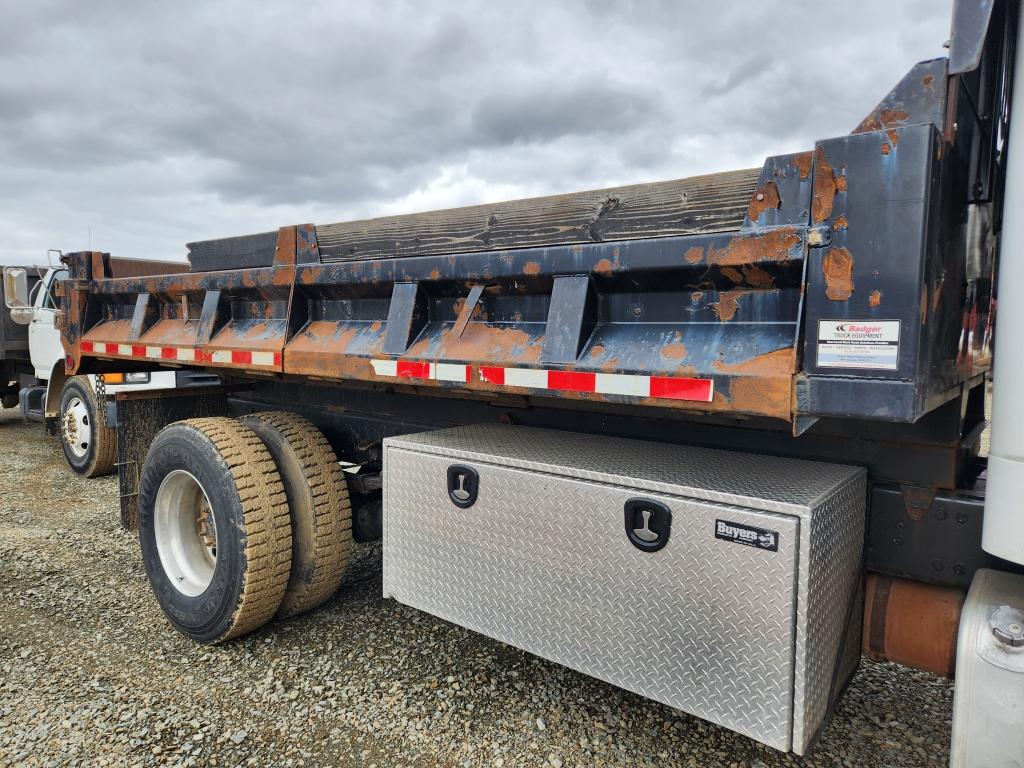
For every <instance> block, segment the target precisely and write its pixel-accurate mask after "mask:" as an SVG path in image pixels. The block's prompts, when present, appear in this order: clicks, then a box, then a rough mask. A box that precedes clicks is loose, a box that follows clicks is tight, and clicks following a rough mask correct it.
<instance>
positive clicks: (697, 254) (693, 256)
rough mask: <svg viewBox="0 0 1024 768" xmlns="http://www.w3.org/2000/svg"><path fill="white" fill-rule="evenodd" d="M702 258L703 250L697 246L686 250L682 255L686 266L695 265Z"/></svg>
mask: <svg viewBox="0 0 1024 768" xmlns="http://www.w3.org/2000/svg"><path fill="white" fill-rule="evenodd" d="M703 258H704V249H703V248H701V247H700V246H699V245H695V246H693V247H692V248H688V249H687V251H686V253H684V254H683V259H685V260H686V262H687V263H688V264H696V263H697V262H698V261H700V260H701V259H703Z"/></svg>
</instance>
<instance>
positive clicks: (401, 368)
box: [370, 360, 470, 383]
mask: <svg viewBox="0 0 1024 768" xmlns="http://www.w3.org/2000/svg"><path fill="white" fill-rule="evenodd" d="M370 365H372V366H373V372H374V373H376V374H377V375H378V376H390V377H391V378H398V379H435V380H437V381H458V382H462V383H465V382H467V381H469V375H470V374H469V370H470V366H468V365H456V364H453V363H427V362H420V361H414V360H371V361H370Z"/></svg>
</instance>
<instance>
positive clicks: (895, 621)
mask: <svg viewBox="0 0 1024 768" xmlns="http://www.w3.org/2000/svg"><path fill="white" fill-rule="evenodd" d="M966 596H967V594H966V591H965V590H963V589H958V588H956V587H943V586H938V585H935V584H923V583H921V582H917V581H910V580H909V579H900V578H895V577H892V576H882V575H880V574H874V573H870V574H868V576H867V579H866V580H865V585H864V632H863V636H862V639H861V643H862V648H863V650H864V652H865V653H866V654H867V655H868V656H870V657H871V658H872V659H874V660H875V661H894V662H896V663H898V664H906V665H907V666H911V667H914V668H916V669H923V670H926V671H928V672H932V673H934V674H937V675H944V676H946V677H952V676H953V674H954V672H955V670H956V646H957V634H958V630H959V627H960V613H961V611H962V610H963V604H964V599H965V598H966Z"/></svg>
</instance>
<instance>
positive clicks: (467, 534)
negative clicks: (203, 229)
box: [57, 0, 1024, 765]
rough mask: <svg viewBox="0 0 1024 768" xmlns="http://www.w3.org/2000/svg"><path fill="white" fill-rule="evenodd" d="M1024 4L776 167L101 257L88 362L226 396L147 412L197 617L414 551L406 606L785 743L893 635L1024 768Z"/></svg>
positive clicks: (186, 622) (138, 516) (144, 397)
mask: <svg viewBox="0 0 1024 768" xmlns="http://www.w3.org/2000/svg"><path fill="white" fill-rule="evenodd" d="M1018 16H1019V4H1018V3H1016V2H1007V1H1005V0H1003V1H992V0H974V1H970V0H958V2H956V4H955V8H954V22H953V35H952V40H951V45H950V53H949V57H948V58H942V59H935V60H932V61H926V62H922V63H920V64H918V65H917V66H915V67H914V68H913V69H912V70H911V71H910V72H909V73H908V74H907V75H906V76H905V77H904V78H903V79H902V80H901V81H900V82H899V83H897V84H896V86H895V87H894V88H893V89H892V90H891V91H890V92H889V93H888V94H887V95H885V96H884V98H883V99H882V101H881V102H880V103H879V104H878V105H877V106H876V107H875V108H874V109H873V110H871V111H870V112H869V113H868V114H867V115H866V116H865V118H864V120H863V121H861V123H860V124H858V125H857V126H856V127H855V128H854V130H853V132H852V133H851V134H849V135H845V136H839V137H835V138H831V139H825V140H822V141H818V142H816V143H815V144H814V146H812V147H808V148H807V151H804V152H800V153H796V154H791V155H784V156H775V157H769V158H768V159H767V160H766V161H765V163H764V165H763V166H762V167H761V168H755V169H750V170H745V171H734V172H728V173H722V174H716V175H712V176H704V177H698V178H693V179H683V180H678V181H670V182H661V183H655V184H644V185H635V186H630V187H620V188H616V189H608V190H598V191H593V192H584V193H578V194H570V195H561V196H555V197H548V198H538V199H533V200H520V201H513V202H509V203H500V204H496V205H481V206H474V207H470V208H461V209H455V210H450V211H438V212H433V213H424V214H416V215H410V216H395V217H389V218H383V219H375V220H370V221H361V222H348V223H339V224H328V225H312V224H305V225H298V226H288V227H282V228H280V229H278V230H277V231H276V232H273V231H272V232H266V233H261V234H254V235H245V236H240V237H234V238H227V239H224V240H216V241H205V242H197V243H192V244H190V246H189V250H190V269H189V270H188V271H184V270H182V271H180V272H179V273H167V272H166V271H159V272H157V271H155V270H154V269H153V268H152V265H148V264H145V263H140V262H133V261H130V260H122V259H115V258H111V257H110V256H109V255H108V254H105V253H101V252H80V253H74V254H70V255H68V256H66V257H65V259H64V260H65V263H66V264H67V266H68V269H69V277H68V280H66V281H64V282H62V283H61V284H60V285H61V304H60V312H59V314H58V317H57V325H58V327H59V328H60V329H61V333H62V342H63V350H64V354H65V357H66V368H67V374H68V375H81V374H89V375H95V374H105V373H107V372H114V371H122V372H133V371H157V370H160V369H162V368H165V367H167V366H177V367H182V368H190V369H194V370H199V371H206V372H209V373H211V374H216V375H218V376H219V377H221V379H222V380H223V383H224V386H222V387H217V388H207V389H205V390H187V391H176V392H172V393H161V394H160V395H159V396H156V395H155V394H154V393H145V392H142V393H128V392H122V393H119V394H118V395H117V398H116V411H117V414H116V418H117V421H118V424H119V425H120V427H119V429H118V434H117V439H118V452H119V455H120V457H121V460H120V463H119V482H120V487H121V515H122V522H123V524H124V525H125V526H126V527H129V528H137V529H138V531H139V537H140V544H141V547H142V552H143V559H144V562H145V567H146V570H147V574H148V576H149V579H150V582H151V584H152V586H153V590H154V593H155V595H156V597H157V599H158V601H159V603H160V605H161V607H162V608H163V610H164V612H165V614H166V616H167V618H168V620H169V621H170V623H171V624H172V625H173V626H174V627H175V628H177V629H178V630H179V631H181V632H183V633H185V634H186V635H188V636H189V637H191V638H193V639H195V640H196V641H198V642H220V641H224V640H228V639H230V638H233V637H237V636H239V635H240V634H243V633H245V632H249V631H252V630H253V629H255V628H257V627H259V626H260V625H261V624H263V623H264V622H266V621H268V620H270V619H271V618H273V617H275V616H276V617H279V618H282V617H287V616H291V615H294V614H296V613H299V612H301V611H305V610H310V609H312V608H315V607H316V606H317V605H318V604H320V603H321V602H322V601H323V600H325V599H326V598H327V597H328V596H329V595H330V594H331V592H332V591H333V590H334V589H335V588H336V587H337V586H338V585H339V584H343V583H344V581H343V574H344V568H345V564H346V561H347V558H348V553H349V549H350V545H351V541H352V539H353V538H355V539H357V540H365V539H372V538H375V537H379V536H381V535H383V550H384V585H385V591H386V593H387V594H389V595H390V596H392V597H394V598H395V599H398V600H402V601H404V602H407V603H409V604H411V605H414V606H417V607H419V608H421V609H423V610H426V611H429V612H431V613H434V614H435V615H438V616H441V617H442V618H446V619H448V620H452V621H456V622H459V623H461V624H464V625H465V626H468V627H471V628H473V629H476V630H478V631H481V632H485V633H487V634H490V635H492V636H495V637H498V638H500V639H502V640H503V641H505V642H508V643H512V644H514V645H517V646H519V647H521V648H525V649H527V650H530V651H532V652H534V653H538V654H540V655H542V656H545V657H547V658H551V659H555V660H557V661H559V662H560V663H564V664H567V665H569V666H572V667H574V668H576V669H579V670H582V671H584V672H587V673H588V674H593V675H596V676H598V677H601V678H603V679H605V680H608V681H610V682H613V683H615V684H617V685H622V686H624V687H627V688H630V689H631V690H635V691H639V692H640V693H642V694H644V695H648V696H652V697H654V698H657V699H659V700H661V701H664V702H666V703H668V704H670V705H672V706H676V707H680V708H682V709H685V710H686V711H689V712H693V713H695V714H697V715H699V716H701V717H705V718H708V719H710V720H713V721H715V722H718V723H722V724H724V725H726V726H728V727H730V728H735V729H737V730H740V731H742V732H743V733H747V734H749V735H750V736H752V737H753V738H756V739H759V740H762V741H764V742H765V743H767V744H771V745H772V746H774V747H776V748H778V749H782V750H792V751H794V752H797V753H800V754H804V753H806V752H808V751H809V750H810V749H811V748H812V747H813V744H814V739H815V737H816V735H817V734H818V733H820V731H821V728H823V727H824V726H825V724H826V723H827V721H828V716H829V713H830V712H831V711H832V708H833V707H834V705H835V703H836V700H837V698H838V697H839V695H840V694H841V691H842V690H843V687H844V685H845V684H846V682H847V681H848V679H849V677H850V675H851V674H852V673H853V672H854V670H855V668H856V664H857V661H858V659H859V650H863V651H864V652H865V653H867V654H868V655H870V656H871V657H873V658H877V659H892V660H896V661H900V662H903V663H908V664H913V665H915V666H919V667H921V668H924V669H929V670H931V671H934V672H937V673H940V674H947V675H951V674H953V671H954V668H956V670H957V674H958V675H960V676H966V677H969V678H970V679H971V680H972V685H971V686H970V690H969V692H968V693H965V694H964V696H967V697H968V698H965V699H961V700H960V703H959V704H958V708H957V718H958V723H957V725H956V727H955V729H954V730H955V733H956V734H957V737H956V738H957V739H958V741H957V742H956V743H955V744H954V750H953V753H954V755H955V757H954V764H955V765H981V764H984V765H997V764H999V765H1001V764H1012V763H1011V762H1010V761H1012V760H1013V759H1016V757H1019V755H1020V754H1021V753H1022V752H1024V744H1022V743H1021V741H1020V739H1021V738H1024V736H1021V734H1024V728H1018V729H1017V730H1016V732H1015V733H1006V734H1004V735H1003V739H1002V740H1001V742H1000V743H999V744H997V745H994V746H993V745H991V744H989V745H988V746H989V747H990V748H991V749H989V752H988V753H986V754H984V755H982V752H981V751H979V748H978V747H977V743H976V742H970V740H971V738H972V737H971V736H970V734H972V733H976V732H978V731H977V729H972V728H970V727H968V725H969V724H966V723H965V722H964V719H965V718H967V717H970V718H985V717H986V716H987V714H986V713H987V712H990V711H993V710H994V709H996V708H1002V709H1001V710H1000V715H999V718H1002V719H1005V718H1006V717H1007V716H1008V715H1007V712H1006V709H1005V708H1006V707H1007V706H1009V707H1017V710H1016V711H1017V712H1020V711H1022V708H1024V700H1022V697H1024V677H1021V674H1022V673H1021V671H1020V670H1021V668H1022V666H1024V665H1022V664H1021V663H1020V661H1021V659H1020V657H1021V655H1022V654H1024V630H1022V627H1024V612H1022V611H1024V587H1022V586H1021V585H1022V581H1021V576H1020V575H1019V574H1020V571H1021V563H1020V562H1014V560H1024V557H1019V558H1018V557H1013V553H1019V552H1021V551H1022V550H1021V548H1020V547H1021V542H1020V541H1008V540H1003V541H1001V542H999V546H998V547H987V549H988V550H989V551H986V548H983V546H982V531H983V528H986V527H987V526H988V525H989V523H988V522H986V515H988V514H989V511H986V508H985V503H986V494H985V486H986V479H987V474H986V470H987V467H986V457H985V456H983V455H981V453H980V451H979V446H980V443H981V435H982V432H983V430H984V428H985V425H986V421H985V389H986V380H987V377H988V376H989V374H990V373H991V371H992V355H991V346H992V339H993V336H994V334H995V329H996V328H995V313H994V308H995V301H994V293H993V284H994V278H995V275H996V264H997V261H998V258H999V255H1000V251H1001V250H1002V251H1003V260H1004V262H1005V261H1006V260H1007V259H1016V258H1018V257H1019V254H1017V253H1010V252H1008V251H1006V249H1005V248H1002V249H1001V248H1000V241H1001V237H1002V233H1003V231H1004V222H1005V227H1006V229H1007V230H1008V231H1011V232H1012V226H1011V220H1012V217H1010V216H1006V217H1005V218H1004V211H1006V210H1008V209H1007V205H1010V202H1011V201H1010V199H1009V198H1007V200H1006V202H1005V204H1004V191H1005V190H1009V191H1011V192H1012V191H1013V189H1015V188H1016V187H1015V185H1014V184H1007V183H1006V179H1007V177H1008V175H1010V176H1011V178H1017V179H1018V180H1019V179H1020V178H1024V169H1018V168H1016V167H1015V166H1014V165H1013V158H1014V155H1013V154H1012V150H1010V152H1009V154H1008V150H1009V149H1010V148H1009V145H1008V136H1009V135H1010V134H1008V129H1009V116H1010V107H1011V105H1012V103H1013V101H1014V99H1013V96H1014V95H1015V94H1014V93H1013V88H1014V86H1013V83H1014V82H1016V83H1017V84H1018V86H1020V83H1021V82H1024V79H1021V78H1018V80H1017V81H1013V79H1012V78H1011V77H1010V74H1011V72H1012V71H1013V68H1014V66H1015V64H1016V60H1015V50H1016V46H1015V39H1016V35H1017V29H1018V24H1017V22H1018ZM1020 87H1024V86H1020ZM1017 90H1018V91H1019V87H1018V88H1017ZM822 97H823V96H821V95H813V94H809V95H808V98H822ZM1022 98H1024V97H1022ZM796 119H799V116H798V115H794V120H796ZM1018 183H1019V181H1018ZM1016 204H1017V205H1018V206H1020V205H1024V200H1017V201H1016ZM1001 285H1002V284H1001ZM1017 293H1019V284H1018V285H1012V284H1011V285H1003V292H1002V295H1001V299H1002V302H1003V303H1004V304H1005V303H1006V302H1019V297H1018V296H1017V295H1016V294H1017ZM1020 331H1021V329H1020V328H1019V327H1014V328H1006V327H1005V326H1002V325H1000V327H999V334H998V335H999V336H1000V338H1007V336H1008V335H1009V336H1010V337H1012V335H1014V334H1017V335H1019V333H1020ZM1004 346H1005V345H1004ZM1004 354H1006V355H1007V359H1010V360H1011V361H1012V360H1013V358H1014V353H1013V350H1012V348H1011V349H1010V351H1009V352H1005V353H1004ZM1001 365H1003V364H1002V363H1001ZM1009 365H1010V366H1011V367H1008V368H1007V369H1006V371H1007V373H1006V374H1003V373H1000V375H1001V376H1002V375H1007V376H1011V380H1015V379H1013V378H1012V377H1013V376H1015V373H1013V372H1014V371H1016V370H1017V368H1018V366H1016V364H1015V363H1012V362H1011V363H1010V364H1009ZM1001 371H1002V369H1001ZM1011 397H1012V395H1011ZM996 409H997V410H996V412H997V414H998V413H999V406H998V404H997V406H996ZM1001 429H1002V430H1003V433H1004V435H1005V434H1007V429H1008V427H1007V426H1005V425H1001V424H1000V423H996V424H995V430H996V434H997V435H998V434H999V431H1000V430H1001ZM1018 433H1019V430H1018ZM995 445H996V443H995V442H993V446H995ZM1001 445H1002V446H1003V447H1004V449H1005V451H1006V453H1007V456H1008V458H1009V459H1010V460H1013V461H1016V460H1017V458H1019V457H1016V458H1015V457H1014V456H1013V455H1012V454H1013V449H1012V441H1010V440H1009V439H1008V438H1007V441H1006V442H1003V443H1001ZM992 479H993V480H994V479H995V478H992ZM1020 480H1021V478H1020V477H1016V476H1014V475H1013V473H1010V474H1009V475H1007V473H1005V472H1004V473H1003V476H1002V479H1001V480H1000V483H1002V485H1001V486H1000V488H999V497H1000V499H1003V500H1005V499H1007V498H1010V496H1008V495H1007V492H1006V491H1007V486H1006V483H1007V482H1011V483H1012V482H1014V481H1018V482H1019V481H1020ZM991 515H992V520H993V525H995V522H996V521H998V522H999V523H1000V525H999V530H1003V531H1006V532H1008V533H1007V534H1006V535H1007V536H1016V533H1014V532H1015V531H1016V532H1019V531H1020V530H1021V528H1020V526H1019V523H1017V524H1016V525H1013V524H1010V525H1004V523H1005V521H1006V519H1007V518H1006V517H1005V516H1006V515H1010V518H1009V519H1010V520H1011V523H1012V522H1013V520H1014V519H1016V520H1019V518H1020V510H1019V508H1013V509H1010V510H1007V509H1005V508H1002V507H993V508H992V510H991ZM1014 515H1015V516H1016V518H1014V517H1013V516H1014ZM1004 538H1005V537H1004ZM993 552H994V553H995V554H996V555H1000V556H1002V557H1007V556H1011V559H1008V560H1003V559H999V557H996V556H995V555H994V554H992V553H993ZM993 570H995V571H998V572H1000V574H1001V575H1000V576H999V577H998V578H990V577H987V576H984V574H991V573H992V572H993ZM752 574H757V578H756V579H752V578H751V576H752ZM979 574H981V575H979ZM972 584H973V586H972ZM993 585H997V586H998V589H997V588H996V586H993ZM969 587H970V592H969V593H968V588H969ZM556 607H557V610H556ZM961 615H962V616H963V624H962V625H961ZM958 626H959V627H960V634H961V638H962V642H961V650H960V652H958V650H957V640H956V638H957V629H958ZM965 633H967V635H968V636H969V638H970V642H965V641H963V638H964V636H965ZM978 633H980V634H978ZM993 659H994V660H995V661H993ZM638 660H639V662H638ZM980 665H989V666H988V667H984V669H983V670H982V668H981V666H980ZM982 672H983V673H982ZM737 686H738V687H737ZM958 696H960V691H959V690H958ZM996 721H999V722H1001V721H1002V720H1000V719H998V718H995V717H994V716H993V719H992V722H996ZM968 742H970V743H968ZM993 750H994V752H993ZM993 754H996V758H993V757H992V755H993ZM994 759H996V760H997V761H996V762H993V760H994ZM998 760H1001V761H1002V762H998Z"/></svg>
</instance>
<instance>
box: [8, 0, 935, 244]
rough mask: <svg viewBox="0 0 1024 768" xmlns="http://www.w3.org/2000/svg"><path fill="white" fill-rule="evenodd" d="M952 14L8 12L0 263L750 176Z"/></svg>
mask: <svg viewBox="0 0 1024 768" xmlns="http://www.w3.org/2000/svg"><path fill="white" fill-rule="evenodd" d="M950 5H951V2H950V0H943V1H942V2H939V3H934V2H930V1H928V0H913V1H912V2H907V3H898V4H893V3H891V2H883V0H862V2H860V3H857V4H855V5H851V4H843V5H842V6H840V4H831V3H829V4H824V3H820V2H815V1H814V0H787V2H781V1H776V2H764V0H762V1H761V2H754V1H753V0H750V1H744V2H734V3H706V2H696V1H694V2H682V1H673V0H651V1H650V2H642V1H641V0H620V2H614V3H612V2H583V0H568V1H567V2H560V3H544V2H540V1H539V0H535V1H527V2H520V3H516V4H514V5H513V4H498V3H485V2H483V1H482V0H476V1H472V0H471V1H469V2H464V3H459V4H451V3H418V2H411V1H410V2H381V3H367V4H354V3H353V4H338V3H333V2H329V1H328V0H321V1H320V2H309V3H304V4H285V3H259V4H253V3H246V2H243V1H242V0H220V1H217V2H208V3H187V2H186V3H175V4H171V3H155V2H138V3H130V4H125V3H120V2H114V0H94V2H90V3H75V2H70V0H69V1H67V2H57V1H56V0H37V1H36V2H33V3H23V2H19V1H18V0H0V182H2V183H0V259H4V260H7V261H11V260H21V261H24V260H26V259H38V258H42V257H43V256H44V255H45V250H46V249H47V248H50V247H56V248H62V249H64V250H75V249H78V248H83V247H86V246H87V245H88V244H89V237H88V234H87V233H88V231H89V228H90V227H91V231H92V239H91V245H92V247H94V248H101V249H104V250H110V251H112V252H113V253H115V254H120V255H133V256H147V257H158V258H180V256H181V255H182V254H183V252H184V243H185V242H186V241H189V240H195V239H200V238H203V237H212V236H223V235H229V234H238V233H243V232H247V231H264V230H267V229H272V228H274V227H277V226H280V225H283V224H287V223H295V222H301V221H320V222H327V221H338V220H344V219H346V218H351V217H359V216H370V215H379V214H383V213H395V212H401V211H414V210H423V209H429V208H432V207H447V206H451V205H460V204H468V203H475V202H482V201H485V200H495V199H502V198H507V197H515V196H526V195H533V194H546V193H554V192H564V191H569V190H573V189H579V188H585V187H596V186H603V185H609V184H618V183H630V182H638V181H645V180H654V179H665V178H673V177H679V176H686V175H691V174H696V173H709V172H714V171H721V170H729V169H732V168H737V167H746V166H751V165H759V164H760V163H761V162H762V160H763V158H764V157H765V156H767V155H770V154H777V153H780V152H787V151H795V150H798V149H806V148H809V147H810V146H811V144H812V142H813V141H814V140H815V139H817V138H824V137H827V136H831V135H836V134H841V133H844V132H847V131H849V130H850V129H851V128H852V126H853V125H855V124H856V123H857V122H858V120H859V119H860V118H861V117H862V116H863V115H864V114H865V113H867V112H868V111H869V110H870V108H871V107H872V106H873V105H874V103H875V102H876V101H877V100H878V98H879V97H880V96H881V95H882V94H884V93H885V92H886V91H887V90H888V89H889V87H890V86H891V85H892V84H894V83H895V82H896V81H897V80H898V79H899V77H900V76H901V75H902V74H903V73H904V71H905V70H906V69H908V68H909V67H910V66H911V65H912V64H913V63H914V62H915V61H917V60H919V59H923V58H929V57H933V56H937V55H941V54H942V49H941V43H942V42H943V41H944V40H945V39H946V37H947V36H948V27H949V13H950ZM822 6H825V7H822ZM880 19H884V23H880V21H879V20H880Z"/></svg>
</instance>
